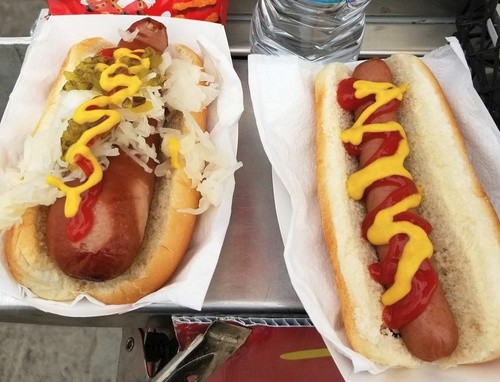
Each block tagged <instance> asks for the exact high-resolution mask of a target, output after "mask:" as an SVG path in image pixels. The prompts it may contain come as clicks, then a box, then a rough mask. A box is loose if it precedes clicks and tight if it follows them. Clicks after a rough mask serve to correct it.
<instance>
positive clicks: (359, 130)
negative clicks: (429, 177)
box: [340, 80, 434, 305]
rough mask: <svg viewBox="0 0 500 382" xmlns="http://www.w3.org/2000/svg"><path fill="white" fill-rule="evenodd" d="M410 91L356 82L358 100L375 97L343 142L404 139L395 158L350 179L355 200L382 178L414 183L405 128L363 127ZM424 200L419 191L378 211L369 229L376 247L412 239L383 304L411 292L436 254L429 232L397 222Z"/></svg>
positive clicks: (392, 124) (393, 125)
mask: <svg viewBox="0 0 500 382" xmlns="http://www.w3.org/2000/svg"><path fill="white" fill-rule="evenodd" d="M407 88H408V85H407V84H403V85H401V86H395V85H393V84H391V83H386V82H371V81H363V80H358V81H356V82H354V89H355V90H356V92H355V97H356V98H358V99H361V98H364V97H366V96H369V95H372V94H373V95H375V102H374V103H373V104H371V105H370V106H369V107H367V108H366V109H365V110H364V111H363V112H362V113H361V115H360V116H359V118H358V120H357V121H356V123H355V124H354V125H353V126H352V127H351V128H350V129H347V130H344V131H343V132H342V133H341V135H340V139H341V140H342V142H344V143H351V144H353V145H359V144H361V143H362V140H363V134H364V133H366V132H384V131H398V132H399V133H400V134H401V137H402V139H401V140H400V141H399V144H398V148H397V150H396V152H395V153H394V154H393V155H391V156H384V157H380V158H378V159H377V160H375V161H373V162H372V163H370V164H369V165H367V166H366V167H364V168H362V169H361V170H359V171H357V172H355V173H354V174H352V175H350V176H349V177H348V179H347V184H346V187H347V192H348V194H349V196H350V197H351V198H353V199H355V200H360V199H361V198H362V197H363V194H364V192H365V190H366V188H367V187H369V186H370V185H371V184H372V183H374V182H375V181H377V180H379V179H383V178H386V177H388V176H391V175H401V176H404V177H407V178H409V179H412V180H413V177H412V176H411V174H410V173H409V172H408V170H406V169H405V168H404V161H405V158H406V157H407V156H408V154H409V152H410V149H409V146H408V141H407V138H406V133H405V131H404V129H403V127H402V126H401V125H400V124H399V123H397V122H394V121H390V122H386V123H373V124H367V125H365V124H364V123H365V122H366V120H367V119H368V118H369V117H370V116H371V115H372V114H373V113H374V112H375V111H376V110H377V109H378V108H379V107H381V106H383V105H385V104H386V103H388V102H390V101H391V100H393V99H397V100H399V101H401V100H402V99H403V94H404V93H405V92H406V90H407ZM421 199H422V195H421V193H420V189H419V193H418V194H413V195H410V196H408V197H406V198H404V199H403V200H401V201H400V202H399V203H396V204H394V205H393V206H391V207H388V208H386V209H383V210H381V211H379V212H378V213H377V215H376V217H375V220H374V222H373V224H372V225H371V226H370V228H368V231H367V238H368V241H369V242H370V243H371V244H373V245H386V244H388V243H389V240H390V239H391V238H392V237H393V236H394V235H397V234H400V233H404V234H406V235H408V238H409V239H408V242H407V243H406V245H405V247H404V249H403V253H402V255H401V258H400V261H399V263H398V266H397V271H396V275H395V277H394V284H393V285H392V286H391V287H390V288H389V289H387V291H385V293H384V294H383V295H382V303H383V304H384V305H392V304H394V303H396V302H398V301H399V300H401V299H402V298H403V297H404V296H406V295H407V294H408V293H409V292H410V290H411V281H412V279H413V276H414V275H415V273H416V272H417V270H418V268H419V267H420V264H421V263H422V261H423V260H425V259H426V258H430V257H431V256H432V253H433V251H434V249H433V246H432V243H431V241H430V239H429V237H428V235H427V233H426V232H425V231H424V230H423V229H422V228H420V227H419V226H417V225H415V224H413V223H411V222H408V221H394V216H395V215H397V214H399V213H401V212H404V211H407V210H409V209H411V208H416V207H418V205H419V204H420V201H421Z"/></svg>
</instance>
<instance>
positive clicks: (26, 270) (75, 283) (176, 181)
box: [4, 38, 207, 304]
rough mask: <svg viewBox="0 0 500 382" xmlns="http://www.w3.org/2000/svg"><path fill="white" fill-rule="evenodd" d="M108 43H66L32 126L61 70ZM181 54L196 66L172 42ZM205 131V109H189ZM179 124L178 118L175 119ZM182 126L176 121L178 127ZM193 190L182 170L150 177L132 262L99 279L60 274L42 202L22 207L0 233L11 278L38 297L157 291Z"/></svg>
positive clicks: (123, 298)
mask: <svg viewBox="0 0 500 382" xmlns="http://www.w3.org/2000/svg"><path fill="white" fill-rule="evenodd" d="M111 46H112V44H111V43H109V42H106V41H105V40H103V39H100V38H93V39H87V40H84V41H82V42H81V43H79V44H77V45H75V46H74V47H72V48H71V49H70V51H69V53H68V56H67V58H66V60H65V61H64V63H63V65H62V69H61V71H60V73H59V75H58V77H57V79H56V81H55V82H54V85H53V87H52V90H51V92H50V94H49V96H48V101H47V107H46V110H45V112H44V114H43V115H42V118H41V119H40V122H39V123H38V125H37V128H36V131H38V130H43V128H44V126H48V125H49V124H50V122H51V120H52V116H53V115H54V113H55V109H56V108H57V107H58V101H59V98H60V89H61V88H62V87H63V85H64V83H65V81H66V80H65V78H64V71H66V70H73V68H75V67H76V65H77V64H78V63H79V62H80V61H81V60H82V58H84V57H87V56H90V55H93V54H95V53H97V52H99V51H100V50H102V49H104V48H108V47H111ZM174 49H175V50H176V51H177V52H176V53H177V54H180V55H181V56H182V57H183V58H185V59H189V60H191V61H192V62H193V64H195V65H198V66H202V62H201V59H200V58H199V57H198V56H197V54H196V53H195V52H194V51H192V50H191V49H190V48H188V47H187V46H184V45H176V46H174ZM192 115H193V117H194V119H195V120H196V121H197V123H198V125H199V126H200V127H201V128H202V130H203V131H205V127H206V118H207V111H206V109H205V110H203V111H200V112H198V113H192ZM180 123H182V122H180ZM178 127H179V128H182V126H178ZM199 198H200V195H199V192H198V191H196V189H194V188H193V187H192V184H191V180H190V179H189V178H188V177H187V176H186V174H185V172H184V169H183V168H182V166H181V168H179V169H171V175H169V176H163V177H159V178H157V179H156V184H155V190H154V194H153V200H152V203H151V207H150V213H149V216H148V222H147V226H146V230H145V236H144V239H143V242H142V245H141V248H140V249H139V254H138V256H137V257H136V259H135V261H134V263H133V265H132V266H131V267H130V268H129V269H128V270H127V271H126V272H125V273H123V274H122V275H120V276H118V277H117V278H114V279H112V280H108V281H104V282H93V281H86V280H78V279H75V278H72V277H70V276H67V275H66V274H65V273H63V272H62V271H61V270H60V269H59V267H58V266H57V264H56V262H55V261H54V260H53V259H52V257H51V256H50V255H49V254H48V252H47V246H46V218H47V211H48V207H43V206H37V207H33V208H30V209H28V210H26V212H25V213H24V215H23V217H22V223H21V224H20V225H18V226H15V227H12V228H11V229H10V230H8V231H7V232H6V235H5V240H4V249H5V256H6V259H7V263H8V265H9V268H10V270H11V272H12V274H13V276H14V277H15V279H16V280H17V281H18V282H19V283H20V284H21V285H23V286H25V287H27V288H28V289H30V290H31V291H32V292H33V293H34V294H36V295H38V296H39V297H42V298H45V299H50V300H58V301H66V300H73V299H74V298H76V297H77V296H78V295H80V294H82V293H86V294H88V295H90V296H92V297H94V298H96V299H98V300H100V301H102V302H104V303H106V304H129V303H133V302H135V301H137V300H139V299H140V298H142V297H144V296H146V295H148V294H150V293H152V292H154V291H156V290H158V289H159V288H161V287H162V286H163V285H164V284H165V283H166V281H167V280H168V279H169V278H170V277H171V276H172V274H173V273H174V272H175V270H176V268H177V267H178V265H179V263H180V262H181V260H182V257H183V256H184V254H185V252H186V250H187V248H188V246H189V243H190V240H191V236H192V233H193V230H194V226H195V222H196V215H193V214H189V213H181V212H179V211H178V210H179V209H196V208H197V207H198V202H199Z"/></svg>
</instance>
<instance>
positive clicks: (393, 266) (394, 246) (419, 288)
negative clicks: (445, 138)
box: [337, 78, 438, 329]
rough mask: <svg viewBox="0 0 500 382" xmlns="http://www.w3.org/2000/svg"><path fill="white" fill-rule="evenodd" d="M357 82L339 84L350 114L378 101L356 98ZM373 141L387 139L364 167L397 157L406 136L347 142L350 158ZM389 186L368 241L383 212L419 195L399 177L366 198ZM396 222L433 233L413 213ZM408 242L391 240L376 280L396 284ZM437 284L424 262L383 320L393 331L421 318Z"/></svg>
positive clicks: (368, 136)
mask: <svg viewBox="0 0 500 382" xmlns="http://www.w3.org/2000/svg"><path fill="white" fill-rule="evenodd" d="M356 81H357V79H356V78H348V79H345V80H342V81H341V82H340V83H339V86H338V89H337V101H338V102H339V105H340V106H341V107H342V108H343V109H344V110H346V111H354V110H355V109H357V108H358V107H361V106H364V105H365V104H366V105H367V106H368V105H370V104H371V103H373V102H375V99H374V96H373V95H371V96H368V97H364V98H362V99H357V98H356V97H355V91H356V90H355V88H354V83H355V82H356ZM399 105H400V101H398V100H392V101H390V102H388V103H386V104H385V105H383V106H382V107H380V108H379V109H377V110H376V111H375V112H374V113H373V114H372V115H371V116H370V117H369V118H368V119H367V121H366V124H370V123H371V122H372V121H373V120H374V119H375V118H376V117H378V116H380V115H382V114H385V113H387V112H389V111H394V110H396V109H397V108H398V107H399ZM372 139H383V141H382V143H381V144H380V146H379V148H378V149H377V151H376V152H375V153H374V154H373V155H372V157H371V158H369V159H368V161H367V162H366V163H365V164H364V167H366V166H367V165H369V164H370V163H372V162H374V161H376V160H377V159H379V158H381V157H384V156H391V155H393V154H394V153H395V152H396V150H397V148H398V145H399V141H400V140H401V139H402V137H401V135H400V133H399V132H398V131H388V132H377V133H365V134H363V140H362V142H361V144H360V145H353V144H351V143H344V147H345V149H346V151H347V153H348V154H349V155H351V156H355V157H357V156H359V155H360V154H361V150H362V146H363V143H366V142H368V141H370V140H372ZM386 186H392V187H396V188H395V189H394V190H393V191H392V192H391V193H390V194H389V195H388V196H387V197H386V198H385V199H384V200H383V201H382V202H381V203H380V204H379V205H378V206H377V207H375V208H374V209H373V210H372V211H370V212H369V213H368V214H367V215H366V217H365V219H364V220H363V223H362V225H361V234H362V236H363V238H364V239H367V231H368V229H369V228H370V226H371V225H372V224H373V222H374V220H375V217H376V215H377V213H378V212H379V211H381V210H383V209H386V208H388V207H391V206H393V205H394V204H396V203H398V202H399V201H401V200H403V199H405V198H406V197H408V196H410V195H412V194H416V193H418V189H417V187H416V185H415V183H414V182H413V181H412V180H411V179H408V178H406V177H403V176H399V175H392V176H388V177H386V178H383V179H380V180H377V181H375V182H374V183H373V184H371V185H370V186H369V187H368V188H367V189H366V190H365V195H366V194H367V193H369V192H371V191H372V190H374V189H377V188H379V187H386ZM394 221H408V222H411V223H413V224H415V225H417V226H419V227H420V228H422V229H423V230H424V231H425V232H426V233H427V234H430V232H431V231H432V226H431V224H430V223H429V222H428V221H427V220H425V219H424V218H422V217H420V216H418V215H417V214H415V213H413V212H411V211H405V212H401V213H399V214H397V215H396V216H394ZM407 241H408V236H407V235H406V234H403V233H401V234H396V235H394V236H393V237H392V238H391V239H390V241H389V244H388V245H389V248H388V252H387V254H386V256H385V257H384V259H383V260H382V261H380V262H378V263H374V264H371V265H370V266H369V267H368V271H369V272H370V276H371V277H372V278H373V279H374V280H375V281H377V282H379V283H381V284H384V285H385V286H386V287H390V286H391V285H392V284H393V283H394V277H395V274H396V270H397V265H398V262H399V259H400V257H401V255H402V253H403V250H404V247H405V245H406V243H407ZM437 284H438V278H437V274H436V271H435V270H434V269H433V268H432V266H431V263H430V261H429V260H424V261H423V262H422V263H421V264H420V267H419V269H418V271H417V272H416V273H415V276H414V277H413V279H412V287H411V291H410V293H408V294H407V295H406V296H405V297H404V298H402V299H401V300H399V301H398V302H396V303H395V304H392V305H390V306H385V307H384V310H383V313H382V318H383V320H384V322H385V323H386V324H387V326H388V327H390V328H392V329H399V328H400V327H402V326H403V325H405V324H407V323H408V322H410V321H412V320H414V319H415V318H417V317H418V316H419V315H420V314H421V313H422V312H423V311H424V310H425V308H426V307H427V305H428V303H429V301H430V299H431V297H432V294H433V293H434V291H435V290H436V288H437Z"/></svg>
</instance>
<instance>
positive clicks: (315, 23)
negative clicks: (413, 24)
mask: <svg viewBox="0 0 500 382" xmlns="http://www.w3.org/2000/svg"><path fill="white" fill-rule="evenodd" d="M369 3H370V0H258V1H257V6H256V8H255V11H254V13H253V17H252V25H251V32H250V43H251V51H252V53H261V54H272V55H284V54H294V55H298V56H301V57H304V58H306V59H307V60H309V61H314V62H320V63H326V62H331V61H340V62H348V61H353V60H356V59H357V57H358V55H359V51H360V49H361V41H362V39H363V33H364V27H365V10H366V7H367V6H368V4H369Z"/></svg>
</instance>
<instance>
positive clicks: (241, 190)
mask: <svg viewBox="0 0 500 382" xmlns="http://www.w3.org/2000/svg"><path fill="white" fill-rule="evenodd" d="M401 3H403V4H401ZM462 3H463V2H456V1H450V0H441V1H438V0H435V1H429V0H426V1H418V2H417V1H408V2H399V1H396V0H373V2H372V4H371V5H370V8H369V12H368V16H367V27H366V32H365V40H364V42H363V45H362V51H361V58H364V57H371V56H375V55H376V56H386V55H389V54H391V53H393V52H400V51H404V52H409V53H413V54H417V55H421V54H425V53H426V52H429V51H431V50H432V49H435V48H436V47H438V46H441V45H444V44H445V43H446V41H445V37H446V36H450V35H452V34H453V33H454V32H455V25H454V20H455V17H456V14H457V12H458V11H459V10H460V4H462ZM254 4H255V0H248V1H243V0H239V1H236V0H233V1H230V7H229V15H228V21H227V25H226V31H227V35H228V40H229V45H230V48H231V52H232V55H233V64H234V67H235V69H236V72H237V73H238V75H239V77H240V79H241V82H242V84H243V90H244V97H245V111H244V112H243V115H242V117H241V120H240V123H239V144H238V159H239V160H240V161H242V162H243V167H242V168H241V169H239V170H238V171H237V172H236V175H235V177H236V189H235V193H234V199H233V212H232V217H231V221H230V224H229V228H228V231H227V235H226V238H225V242H224V245H223V247H222V252H221V255H220V259H219V263H218V266H217V269H216V271H215V273H214V276H213V279H212V282H211V285H210V288H209V290H208V294H207V296H206V300H205V303H204V305H203V309H202V311H201V312H196V311H190V310H189V309H187V308H183V307H179V306H175V305H172V304H154V305H150V306H147V307H144V308H141V309H139V310H136V311H133V312H130V313H126V314H121V315H113V316H104V317H97V318H70V317H61V316H57V315H53V314H47V313H44V312H41V311H39V310H37V309H35V308H32V307H29V306H27V305H26V304H24V303H21V302H19V301H17V300H15V299H13V298H9V297H7V296H3V295H0V321H7V322H23V323H40V324H57V325H75V326H122V327H126V326H130V327H161V326H163V324H164V322H166V321H167V320H168V315H171V314H188V315H189V314H191V315H193V314H195V315H199V314H206V315H224V316H225V315H231V316H233V315H238V316H267V317H273V316H280V317H282V316H293V317H306V316H307V315H306V313H305V311H304V308H303V306H302V304H301V302H300V300H299V299H298V297H297V295H296V293H295V291H294V289H293V287H292V285H291V282H290V278H289V276H288V273H287V270H286V266H285V262H284V259H283V243H282V240H281V235H280V231H279V227H278V223H277V218H276V213H275V209H274V198H273V189H272V179H271V165H270V163H269V161H268V160H267V158H266V155H265V153H264V150H263V148H262V145H261V143H260V139H259V135H258V132H257V128H256V126H255V119H254V115H253V111H252V105H251V100H250V95H249V91H248V81H247V76H248V68H247V61H246V56H247V55H248V53H249V51H250V48H249V43H248V35H249V27H250V17H251V13H252V11H253V8H254ZM0 42H3V44H2V45H0V84H1V85H2V86H1V88H0V115H1V114H2V113H3V110H4V107H5V103H6V101H7V97H8V94H9V93H10V91H11V90H12V87H13V86H14V83H15V79H16V77H17V75H18V73H19V69H20V67H21V64H22V59H23V57H24V53H25V50H26V45H23V44H17V45H12V44H9V41H8V39H3V40H2V39H0ZM27 42H29V39H27ZM6 68H10V71H9V72H7V69H6Z"/></svg>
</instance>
